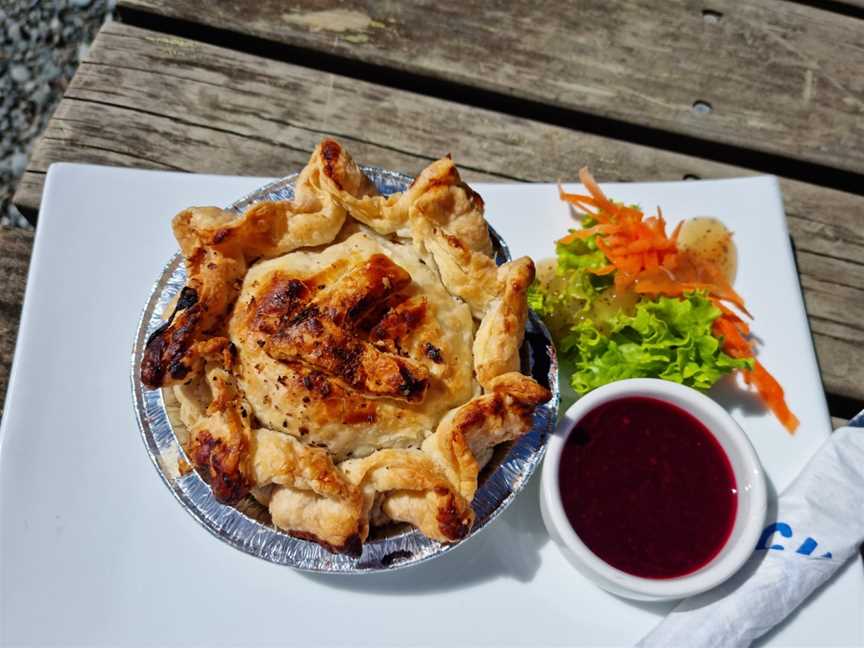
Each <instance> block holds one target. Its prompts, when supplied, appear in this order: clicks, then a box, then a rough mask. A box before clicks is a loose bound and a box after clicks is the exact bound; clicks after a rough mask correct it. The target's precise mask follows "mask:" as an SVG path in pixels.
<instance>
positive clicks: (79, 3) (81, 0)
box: [69, 0, 93, 9]
mask: <svg viewBox="0 0 864 648" xmlns="http://www.w3.org/2000/svg"><path fill="white" fill-rule="evenodd" d="M91 2H93V0H69V6H70V7H76V8H78V9H83V8H84V7H89V6H90V3H91Z"/></svg>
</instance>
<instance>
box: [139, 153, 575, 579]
mask: <svg viewBox="0 0 864 648" xmlns="http://www.w3.org/2000/svg"><path fill="white" fill-rule="evenodd" d="M361 169H362V170H363V171H364V173H366V175H367V176H369V178H370V179H371V180H372V181H373V182H374V184H375V185H376V187H377V188H378V191H379V192H381V193H382V194H385V195H387V194H391V193H394V192H396V191H404V190H405V189H406V188H407V187H408V186H409V185H410V184H411V182H412V181H413V178H411V177H410V176H407V175H405V174H402V173H397V172H394V171H388V170H385V169H379V168H377V167H369V166H361ZM298 175H299V174H296V173H295V174H293V175H290V176H287V177H285V178H282V179H280V180H276V181H274V182H271V183H269V184H267V185H264V186H263V187H261V188H260V189H258V190H256V191H254V192H252V193H250V194H249V195H247V196H244V197H243V198H241V199H240V200H238V201H237V202H235V203H233V204H232V205H231V206H229V207H228V208H227V209H228V210H230V211H234V212H236V213H238V214H239V213H241V212H242V211H243V210H244V209H246V207H248V206H249V205H251V204H252V203H254V202H256V201H259V200H290V199H291V198H293V195H294V182H295V181H296V179H297V177H298ZM489 231H490V234H491V236H492V241H493V245H494V246H495V249H496V261H497V262H498V263H499V265H500V264H501V263H504V262H506V261H509V260H510V251H509V249H508V248H507V246H506V244H505V243H504V241H503V240H502V239H501V237H500V236H499V235H498V233H497V232H495V230H494V229H493V228H492V227H491V226H490V227H489ZM185 283H186V272H185V269H184V267H183V259H182V256H181V255H180V254H179V253H178V254H176V255H175V256H174V257H173V258H172V259H171V260H170V261H169V262H168V263H167V264H166V265H165V267H164V269H163V271H162V274H161V275H160V277H159V279H158V280H157V281H156V283H155V284H154V286H153V290H152V291H151V293H150V297H149V298H148V300H147V304H146V306H145V308H144V310H143V313H142V315H141V319H140V321H139V324H138V328H137V332H136V336H135V342H134V348H133V353H132V363H131V364H132V367H131V369H132V376H131V378H132V398H133V404H134V408H135V414H136V418H137V420H138V425H139V428H140V431H141V436H142V440H143V442H144V445H145V447H146V449H147V453H148V455H149V456H150V459H151V460H152V462H153V465H154V466H155V467H156V470H157V472H158V473H159V475H160V476H161V477H162V480H163V481H164V482H165V484H166V486H168V488H169V489H170V490H171V492H172V493H173V494H174V497H175V498H176V499H177V500H178V501H179V502H180V504H181V506H183V508H184V509H186V511H187V512H188V513H189V514H190V515H192V517H193V518H195V519H196V520H197V521H198V522H199V523H200V524H201V525H202V526H203V527H204V528H205V529H207V531H209V532H210V533H211V534H213V535H214V536H216V537H217V538H219V539H220V540H222V541H223V542H225V543H227V544H229V545H231V546H232V547H234V548H236V549H239V550H240V551H243V552H244V553H247V554H249V555H251V556H255V557H257V558H261V559H263V560H268V561H270V562H273V563H276V564H279V565H286V566H290V567H293V568H295V569H299V570H302V571H307V572H317V573H337V574H364V573H376V572H381V571H393V570H396V569H401V568H404V567H409V566H413V565H418V564H420V563H423V562H426V561H428V560H431V559H433V558H436V557H438V556H441V555H443V554H445V553H447V552H448V551H451V550H452V549H453V548H455V547H457V546H459V545H460V544H462V543H464V542H466V541H467V540H468V539H469V538H471V537H473V536H474V535H475V534H477V533H478V532H479V531H480V530H481V529H483V528H485V527H486V526H488V525H489V523H490V522H492V520H494V519H495V518H496V517H498V516H499V515H500V514H501V513H502V512H503V511H504V510H505V509H506V508H507V507H508V506H509V504H510V503H511V502H512V501H513V499H514V498H515V496H516V495H517V494H518V493H519V492H520V491H521V490H522V488H523V487H524V486H525V484H526V483H527V482H528V479H529V478H530V477H531V475H532V474H533V473H534V470H535V469H536V468H537V466H538V465H539V463H540V461H541V460H542V458H543V454H544V452H545V449H546V441H547V439H548V436H549V434H551V432H552V430H553V429H554V426H555V422H556V419H557V415H558V402H559V390H558V364H557V357H556V354H555V347H554V345H553V344H552V339H551V336H550V334H549V331H548V330H547V329H546V327H545V325H544V324H543V322H542V321H540V319H539V318H538V317H537V316H536V315H534V313H529V318H528V322H527V325H526V334H525V342H524V343H523V346H522V354H521V355H522V371H523V372H525V373H527V374H529V375H531V376H533V377H534V378H535V379H536V380H537V381H538V382H539V383H540V384H542V385H544V386H547V387H548V388H549V389H550V391H551V392H552V398H551V400H550V401H549V402H548V403H545V404H544V405H541V406H540V407H538V408H537V410H536V411H535V413H534V422H533V426H532V429H531V430H530V431H529V432H528V433H527V434H525V435H524V436H522V437H521V438H520V439H518V440H517V441H516V442H514V443H513V444H512V446H511V447H510V448H509V450H508V451H507V452H506V454H505V455H504V456H503V457H500V458H499V459H498V460H497V461H498V465H497V466H495V467H494V469H492V470H489V471H488V472H489V474H488V475H487V476H486V479H485V480H483V481H482V483H481V484H480V486H479V488H478V490H477V494H476V495H475V497H474V500H473V502H472V506H473V508H474V511H475V514H476V520H475V523H474V526H473V527H472V529H471V531H470V533H469V534H468V536H466V537H465V538H464V539H462V540H460V541H459V542H456V543H452V544H442V543H439V542H436V541H434V540H430V539H429V538H427V537H426V536H424V535H423V534H422V533H420V532H419V531H418V530H416V529H407V530H404V531H402V532H399V533H396V534H393V535H390V536H387V537H383V538H378V539H372V540H369V541H367V542H366V543H365V544H364V546H363V552H362V554H361V555H360V557H358V558H354V557H351V556H346V555H344V554H333V553H330V552H329V551H327V550H326V549H324V548H323V547H321V546H320V545H318V544H316V543H314V542H310V541H308V540H303V539H300V538H295V537H293V536H290V535H288V534H287V533H284V532H282V531H279V530H278V529H276V528H275V527H273V526H270V525H266V524H263V523H261V522H259V521H258V520H256V519H254V518H252V517H250V516H248V515H246V514H245V513H243V512H241V511H240V510H238V509H237V508H235V507H234V506H230V505H226V504H222V503H220V502H218V501H217V500H216V499H215V498H214V497H213V493H212V491H211V490H210V486H209V485H208V484H207V483H206V482H205V481H204V480H203V479H202V478H201V477H200V476H199V475H198V473H197V472H196V471H194V470H191V471H189V472H187V473H186V474H185V475H184V474H180V470H179V464H178V460H179V459H181V458H182V459H183V460H185V461H186V462H187V463H188V464H190V465H191V462H190V461H189V458H188V457H186V455H185V452H184V450H183V448H182V446H181V445H180V443H179V442H178V440H177V436H176V435H175V431H174V428H173V425H172V422H171V419H170V417H169V414H168V410H167V407H166V403H165V400H164V397H163V392H162V390H161V389H156V390H153V389H149V388H147V387H145V386H144V385H143V384H142V383H141V380H140V374H141V360H142V357H143V352H144V346H145V344H146V341H147V339H148V337H149V336H150V335H151V334H152V332H153V331H154V330H155V329H156V328H157V327H158V326H159V325H160V324H161V323H162V322H163V320H162V313H163V312H164V311H165V309H166V306H167V305H168V304H169V303H170V302H171V300H172V299H173V298H174V297H175V296H176V295H177V294H178V293H179V292H180V290H181V289H182V288H183V286H184V285H185ZM497 454H498V453H496V455H497ZM484 472H486V471H484Z"/></svg>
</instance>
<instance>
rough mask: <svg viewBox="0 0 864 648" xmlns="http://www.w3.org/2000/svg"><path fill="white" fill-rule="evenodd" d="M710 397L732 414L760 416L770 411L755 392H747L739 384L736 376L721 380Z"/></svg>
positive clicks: (712, 389)
mask: <svg viewBox="0 0 864 648" xmlns="http://www.w3.org/2000/svg"><path fill="white" fill-rule="evenodd" d="M710 395H711V397H712V398H713V399H714V400H716V401H717V402H718V403H720V405H722V406H723V409H725V410H726V411H727V412H729V413H731V414H736V413H740V414H743V415H745V416H749V415H753V416H758V415H759V414H764V413H765V412H767V411H768V408H766V407H765V403H763V402H762V399H760V398H759V396H758V395H757V394H756V393H755V392H751V391H747V388H746V387H742V386H740V385H739V384H738V377H737V376H735V375H730V376H726V377H725V378H723V379H722V380H720V381H719V382H718V383H717V384H716V385H714V386H713V387H712V388H711V392H710Z"/></svg>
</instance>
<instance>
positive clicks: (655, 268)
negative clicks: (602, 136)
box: [558, 168, 798, 433]
mask: <svg viewBox="0 0 864 648" xmlns="http://www.w3.org/2000/svg"><path fill="white" fill-rule="evenodd" d="M579 180H580V181H581V182H582V185H583V186H584V187H585V188H586V189H587V190H588V194H589V195H587V196H586V195H583V194H575V193H567V192H565V191H564V189H563V187H561V186H560V185H559V187H558V193H559V196H560V198H561V200H563V201H565V202H567V203H569V204H571V205H573V206H574V207H576V208H578V209H579V210H581V211H582V213H584V214H585V215H587V216H590V217H591V219H593V220H594V221H595V222H596V223H597V224H596V225H593V226H592V227H588V228H585V229H581V230H574V231H572V232H571V233H570V234H568V235H567V236H565V237H564V238H562V239H561V240H560V241H559V243H572V242H573V241H576V240H580V239H587V238H589V237H591V236H594V237H595V239H594V240H595V241H596V243H597V249H599V250H600V251H601V252H603V254H604V255H605V256H606V258H607V260H608V261H609V263H608V264H607V265H604V266H602V267H599V268H593V269H591V270H590V272H591V273H592V274H595V275H609V274H612V273H613V272H614V273H615V277H614V289H615V290H616V291H617V292H618V293H619V294H622V293H625V292H631V291H632V292H635V293H636V294H639V295H667V296H670V297H676V296H682V295H684V293H687V292H692V291H694V290H701V291H705V292H706V293H707V294H708V295H709V296H710V297H711V299H712V302H713V303H714V304H715V306H717V308H719V309H720V313H721V314H720V317H718V318H717V319H716V320H715V321H714V334H715V335H717V336H718V337H720V338H722V340H723V350H724V351H725V352H726V353H728V354H729V355H730V356H732V357H733V358H753V360H754V365H753V369H752V370H742V372H743V375H744V381H745V382H746V383H747V384H748V385H751V386H752V387H754V388H755V389H756V392H757V393H758V394H759V396H760V398H761V399H762V401H763V402H764V403H765V405H766V406H767V407H768V408H769V409H770V410H771V411H772V412H773V413H774V415H775V416H776V417H777V418H778V419H779V420H780V422H781V423H782V424H783V425H784V427H786V429H787V430H789V432H790V433H791V432H794V431H795V429H796V428H797V427H798V419H797V418H796V417H795V415H794V414H793V413H792V412H791V411H790V410H789V407H788V406H787V404H786V400H785V398H784V395H783V388H782V387H781V386H780V384H779V383H778V382H777V380H776V379H775V378H774V377H773V376H772V375H771V374H770V373H768V371H767V370H766V369H765V367H763V366H762V364H761V363H759V362H758V361H757V360H755V350H754V348H753V344H752V343H751V342H750V339H749V337H750V327H749V326H748V325H747V323H746V322H744V320H743V319H742V318H741V317H740V316H739V315H737V314H736V313H735V312H734V311H732V310H731V309H730V308H728V307H727V306H726V304H730V305H732V306H734V307H735V308H737V309H738V310H739V311H740V312H741V313H743V314H745V315H746V316H747V317H752V316H751V315H750V313H749V312H748V311H747V308H746V307H745V305H744V300H743V299H742V298H741V296H740V295H739V294H738V293H737V292H735V290H734V289H733V288H732V286H731V285H730V283H729V281H728V280H727V279H726V276H725V275H724V273H723V272H722V270H721V269H720V268H719V267H718V266H717V265H716V264H713V263H711V262H710V261H709V260H706V259H704V258H699V257H697V256H695V255H693V254H691V253H689V252H688V251H686V250H679V248H678V236H679V234H680V232H681V225H682V223H678V225H677V226H676V227H675V229H674V230H672V234H671V236H670V235H667V234H666V220H665V219H664V218H663V213H662V212H661V211H660V209H659V208H658V209H657V215H656V216H649V217H646V216H645V214H644V213H643V212H642V211H641V210H640V209H638V208H637V207H630V206H625V205H619V204H617V203H615V202H613V201H611V200H609V198H607V197H606V195H605V194H604V193H603V191H602V189H600V186H599V185H598V184H597V182H596V181H595V180H594V178H593V177H592V176H591V173H590V172H589V171H588V169H587V168H582V169H580V170H579ZM724 302H725V303H726V304H724Z"/></svg>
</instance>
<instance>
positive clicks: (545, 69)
mask: <svg viewBox="0 0 864 648" xmlns="http://www.w3.org/2000/svg"><path fill="white" fill-rule="evenodd" d="M119 6H120V8H121V16H122V15H123V14H122V9H123V8H126V9H135V10H138V11H139V12H142V11H143V12H149V13H155V14H159V15H161V16H171V17H175V18H179V19H182V20H186V21H190V22H194V23H200V24H205V25H209V26H210V27H212V28H216V29H220V30H225V31H228V32H230V31H236V32H242V33H244V34H248V35H252V36H255V37H258V38H261V39H267V40H269V41H275V42H278V43H283V44H287V45H289V46H293V47H300V48H305V49H308V50H314V51H316V52H323V53H326V54H329V55H334V56H338V57H344V58H345V59H348V60H353V61H359V62H361V63H362V64H364V65H377V66H382V67H386V68H389V69H395V70H400V71H404V72H408V73H412V74H416V75H420V76H422V77H428V78H432V79H438V80H445V81H447V82H452V83H454V84H459V85H461V86H466V87H470V88H479V89H483V90H486V91H489V92H492V93H497V94H500V95H504V96H512V97H518V98H520V99H523V100H527V101H532V102H537V103H539V104H543V105H548V106H556V107H559V108H563V109H567V110H572V111H574V113H576V114H575V115H574V118H578V119H580V120H582V121H584V122H585V123H586V125H587V124H589V123H591V124H593V123H594V122H595V121H596V118H602V119H603V120H612V121H614V122H619V123H624V124H627V125H631V124H638V125H641V126H647V127H651V128H656V129H661V130H663V131H665V132H668V133H676V134H680V135H685V136H690V137H695V138H699V139H700V140H705V141H709V142H713V143H723V144H728V145H732V146H736V147H741V148H745V149H755V150H758V151H762V152H766V153H771V154H776V155H781V156H784V157H791V158H795V159H799V160H807V161H810V162H815V163H819V164H823V165H827V166H830V167H836V168H838V169H846V170H850V171H854V172H858V173H860V172H864V127H862V123H864V75H862V74H861V73H860V70H862V69H864V28H862V23H861V21H860V20H857V19H854V18H850V17H848V16H844V15H839V14H837V13H833V12H830V11H824V10H822V9H819V8H814V7H812V6H806V5H802V4H797V3H794V2H778V1H777V0H712V2H710V3H706V2H702V1H700V0H665V1H664V2H656V1H655V0H619V1H617V2H608V1H607V0H579V1H578V2H571V3H566V2H559V1H558V0H538V1H536V2H488V1H487V0H466V1H463V2H449V3H439V2H433V0H428V1H420V2H374V1H372V0H347V1H346V2H340V3H339V4H338V5H336V4H335V3H333V2H329V1H328V0H297V1H295V2H291V3H290V4H289V3H283V2H279V1H278V0H264V1H262V2H256V3H243V2H216V3H214V2H210V1H209V0H120V2H119ZM130 19H134V18H130ZM225 40H226V41H227V44H229V45H230V37H227V38H226V39H225ZM293 55H294V56H295V57H296V59H297V62H298V63H301V62H303V61H302V59H303V58H304V53H303V52H302V51H299V52H294V53H293ZM305 58H308V57H305ZM420 85H422V82H421V83H420ZM580 115H581V117H580ZM576 125H577V126H578V125H579V124H576ZM603 125H604V126H605V127H612V128H614V124H609V123H606V122H603ZM628 139H629V138H628Z"/></svg>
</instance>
